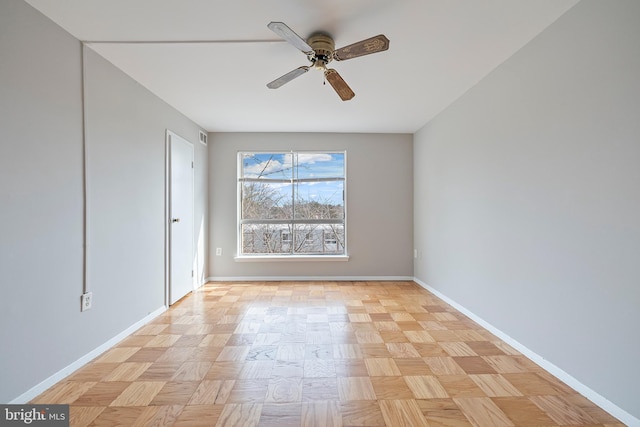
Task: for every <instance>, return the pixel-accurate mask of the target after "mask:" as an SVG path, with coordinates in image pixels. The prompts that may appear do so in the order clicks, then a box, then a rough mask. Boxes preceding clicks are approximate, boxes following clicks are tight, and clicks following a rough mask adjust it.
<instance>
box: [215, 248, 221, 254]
mask: <svg viewBox="0 0 640 427" xmlns="http://www.w3.org/2000/svg"><path fill="white" fill-rule="evenodd" d="M216 256H222V248H216Z"/></svg>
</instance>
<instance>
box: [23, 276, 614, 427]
mask: <svg viewBox="0 0 640 427" xmlns="http://www.w3.org/2000/svg"><path fill="white" fill-rule="evenodd" d="M32 403H48V404H53V403H67V404H70V405H71V408H70V411H71V425H72V426H87V425H90V426H146V425H158V426H163V425H176V426H241V427H250V426H278V427H284V426H393V427H399V426H434V427H435V426H442V427H444V426H448V427H453V426H471V425H473V426H481V427H493V426H568V425H574V426H575V425H581V426H622V425H623V424H620V423H619V422H618V421H617V420H616V419H615V418H613V417H612V416H610V415H609V414H607V413H606V412H605V411H603V410H601V409H600V408H598V407H597V406H595V405H594V404H592V403H591V402H589V401H588V400H587V399H585V398H584V397H582V396H580V395H579V394H577V393H576V392H575V391H574V390H572V389H571V388H570V387H568V386H567V385H565V384H563V383H562V382H560V381H559V380H558V379H556V378H554V377H553V376H551V375H550V374H548V373H547V372H545V371H543V370H542V369H541V368H540V367H538V366H537V365H535V364H534V363H532V362H531V361H530V360H528V359H527V358H526V357H524V356H522V355H521V354H519V353H518V352H517V351H515V350H514V349H513V348H511V347H510V346H508V345H506V344H505V343H503V342H502V341H500V340H499V339H497V338H496V337H495V336H493V335H491V334H490V333H488V332H487V331H486V330H484V329H482V328H481V327H479V326H478V325H477V324H475V323H474V322H472V321H471V320H469V319H468V318H467V317H465V316H464V315H462V314H461V313H459V312H457V311H456V310H455V309H453V308H452V307H451V306H449V305H447V304H445V303H444V302H443V301H441V300H440V299H438V298H436V297H435V296H433V295H432V294H430V293H429V292H427V291H426V290H424V289H422V288H421V287H419V286H418V285H416V284H415V283H413V282H338V283H336V282H300V283H297V282H277V283H272V282H266V283H263V282H257V283H242V284H241V283H225V284H223V283H210V284H207V285H205V286H204V287H202V288H201V289H200V290H198V291H195V292H194V293H193V294H191V295H189V296H187V297H186V298H184V299H183V300H182V301H180V302H179V303H178V304H176V305H174V306H173V307H171V309H169V310H168V311H167V312H165V313H164V314H163V315H161V316H159V317H158V318H156V319H155V320H154V321H153V322H151V323H149V324H148V325H146V326H144V327H142V328H141V329H140V330H138V331H137V332H135V333H134V334H133V335H131V336H130V337H128V338H126V339H125V340H123V341H122V342H121V343H119V344H118V345H117V346H115V347H114V348H112V349H110V350H108V351H107V352H105V353H104V354H102V355H101V356H100V357H98V358H96V359H95V360H94V361H92V362H91V363H89V364H88V365H86V366H85V367H83V368H82V369H80V370H78V371H77V372H75V373H74V374H73V375H71V376H69V377H68V378H66V379H65V380H63V381H62V382H60V383H58V384H56V385H55V386H54V387H52V388H51V389H49V390H47V391H46V392H45V393H43V394H42V395H40V396H39V397H38V398H36V399H35V400H34V401H33V402H32Z"/></svg>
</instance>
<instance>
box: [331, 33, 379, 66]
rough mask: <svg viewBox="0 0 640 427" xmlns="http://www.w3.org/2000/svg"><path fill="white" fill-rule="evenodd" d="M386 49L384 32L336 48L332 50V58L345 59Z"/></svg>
mask: <svg viewBox="0 0 640 427" xmlns="http://www.w3.org/2000/svg"><path fill="white" fill-rule="evenodd" d="M387 49H389V39H388V38H387V37H386V36H385V35H384V34H379V35H377V36H375V37H371V38H368V39H366V40H362V41H359V42H356V43H353V44H350V45H349V46H345V47H341V48H340V49H337V50H336V51H335V52H333V59H335V60H337V61H345V60H347V59H351V58H357V57H358V56H364V55H369V54H371V53H377V52H382V51H384V50H387Z"/></svg>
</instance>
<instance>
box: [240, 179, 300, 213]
mask: <svg viewBox="0 0 640 427" xmlns="http://www.w3.org/2000/svg"><path fill="white" fill-rule="evenodd" d="M291 197H292V195H291V184H284V183H279V182H268V181H265V182H244V183H242V219H291V215H292V211H291Z"/></svg>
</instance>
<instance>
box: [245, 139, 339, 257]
mask: <svg viewBox="0 0 640 427" xmlns="http://www.w3.org/2000/svg"><path fill="white" fill-rule="evenodd" d="M245 154H282V155H291V156H292V159H294V158H297V156H296V155H297V154H341V155H342V156H343V175H342V177H341V178H337V177H329V178H315V179H314V178H303V179H300V178H297V177H296V176H294V175H297V174H294V173H292V174H291V179H290V180H283V179H273V180H264V181H265V182H278V181H281V182H282V181H286V182H289V183H290V184H291V186H292V187H293V188H295V186H296V184H297V183H300V182H327V181H342V183H343V184H342V190H343V197H342V211H343V215H342V216H343V218H342V219H335V218H332V219H311V218H309V219H296V218H295V202H296V198H295V196H294V194H295V193H294V190H292V201H291V202H292V205H291V209H292V211H291V218H288V219H286V220H273V219H243V218H242V202H243V183H244V182H247V181H251V180H249V179H245V178H244V177H243V176H242V174H243V171H244V165H243V158H244V157H243V156H244V155H245ZM236 159H237V166H236V181H237V183H236V185H237V188H236V202H237V219H236V244H237V247H236V255H235V257H234V259H235V260H236V261H238V262H251V261H257V262H263V261H267V262H268V261H348V260H349V255H348V252H347V151H346V150H241V151H238V152H237V154H236ZM294 162H295V160H294ZM296 167H297V166H296ZM245 224H287V225H290V227H291V228H290V231H288V232H287V233H289V239H290V240H289V242H290V243H291V246H292V248H291V252H288V253H280V252H279V253H256V254H252V253H243V252H242V251H243V248H242V242H243V225H245ZM300 224H340V225H341V226H342V227H343V229H344V245H343V246H344V250H343V251H342V253H329V254H320V253H309V254H305V253H295V252H294V248H293V246H294V242H295V234H296V233H295V226H296V225H300ZM282 234H283V232H280V233H279V239H280V240H283V239H282ZM323 236H324V233H323ZM321 240H322V245H323V248H324V237H321Z"/></svg>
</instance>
